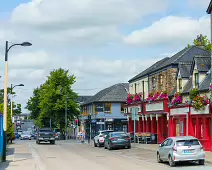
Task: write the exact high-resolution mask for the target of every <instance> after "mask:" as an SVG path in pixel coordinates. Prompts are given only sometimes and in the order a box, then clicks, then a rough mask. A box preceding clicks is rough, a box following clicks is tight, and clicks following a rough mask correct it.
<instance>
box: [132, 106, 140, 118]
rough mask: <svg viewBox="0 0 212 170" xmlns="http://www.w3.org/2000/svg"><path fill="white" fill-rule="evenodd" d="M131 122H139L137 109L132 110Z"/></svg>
mask: <svg viewBox="0 0 212 170" xmlns="http://www.w3.org/2000/svg"><path fill="white" fill-rule="evenodd" d="M132 120H137V121H139V116H138V108H137V107H133V108H132Z"/></svg>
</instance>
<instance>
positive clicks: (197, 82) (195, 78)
mask: <svg viewBox="0 0 212 170" xmlns="http://www.w3.org/2000/svg"><path fill="white" fill-rule="evenodd" d="M194 86H195V88H199V73H194Z"/></svg>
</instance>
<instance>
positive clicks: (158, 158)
mask: <svg viewBox="0 0 212 170" xmlns="http://www.w3.org/2000/svg"><path fill="white" fill-rule="evenodd" d="M157 162H158V163H161V162H162V160H161V159H160V154H159V153H157Z"/></svg>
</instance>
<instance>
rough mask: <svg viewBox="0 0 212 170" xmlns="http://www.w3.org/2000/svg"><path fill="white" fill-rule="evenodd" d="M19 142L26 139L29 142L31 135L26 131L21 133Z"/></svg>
mask: <svg viewBox="0 0 212 170" xmlns="http://www.w3.org/2000/svg"><path fill="white" fill-rule="evenodd" d="M20 139H21V140H25V139H28V140H31V134H30V133H29V132H27V131H23V132H22V133H21V137H20Z"/></svg>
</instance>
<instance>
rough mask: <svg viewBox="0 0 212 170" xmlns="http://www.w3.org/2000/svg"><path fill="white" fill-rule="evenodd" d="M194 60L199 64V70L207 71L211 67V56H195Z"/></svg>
mask: <svg viewBox="0 0 212 170" xmlns="http://www.w3.org/2000/svg"><path fill="white" fill-rule="evenodd" d="M194 62H195V64H196V66H197V70H198V71H204V72H207V71H208V70H209V69H210V68H211V57H210V56H202V55H200V56H195V57H194Z"/></svg>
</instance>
